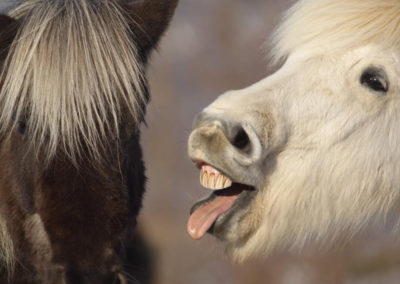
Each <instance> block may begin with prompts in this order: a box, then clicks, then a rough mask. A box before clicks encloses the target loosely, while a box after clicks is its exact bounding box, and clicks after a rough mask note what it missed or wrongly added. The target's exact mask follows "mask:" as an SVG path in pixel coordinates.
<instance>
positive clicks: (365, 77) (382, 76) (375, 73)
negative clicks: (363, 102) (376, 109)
mask: <svg viewBox="0 0 400 284" xmlns="http://www.w3.org/2000/svg"><path fill="white" fill-rule="evenodd" d="M360 83H361V85H363V86H364V87H367V88H368V89H371V90H373V91H375V92H379V93H387V91H388V90H389V81H388V79H387V76H386V73H385V71H383V70H382V69H379V68H375V67H370V68H368V69H366V70H365V71H364V72H363V74H362V75H361V78H360Z"/></svg>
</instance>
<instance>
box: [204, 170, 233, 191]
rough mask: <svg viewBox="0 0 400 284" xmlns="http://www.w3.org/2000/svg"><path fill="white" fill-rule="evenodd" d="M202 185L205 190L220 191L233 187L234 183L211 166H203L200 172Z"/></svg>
mask: <svg viewBox="0 0 400 284" xmlns="http://www.w3.org/2000/svg"><path fill="white" fill-rule="evenodd" d="M200 184H201V185H202V186H204V187H205V188H208V189H212V190H220V189H224V188H228V187H230V186H231V185H232V181H231V180H230V179H229V178H227V177H226V176H224V175H223V174H221V173H220V172H219V171H218V170H216V169H214V168H213V167H210V166H202V167H201V171H200Z"/></svg>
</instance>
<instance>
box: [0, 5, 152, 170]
mask: <svg viewBox="0 0 400 284" xmlns="http://www.w3.org/2000/svg"><path fill="white" fill-rule="evenodd" d="M10 16H11V17H13V18H15V19H17V20H19V21H20V29H19V31H18V34H17V37H16V40H14V42H13V43H12V46H11V48H10V52H9V54H8V57H7V59H6V62H5V64H4V68H3V71H2V73H1V80H2V83H3V87H2V90H1V92H0V114H1V115H0V127H1V129H0V131H1V132H3V134H4V133H5V132H6V131H9V129H10V127H11V128H15V127H17V126H18V121H19V120H20V119H26V132H27V133H28V137H29V139H30V141H31V143H30V144H31V146H32V147H33V149H34V150H35V151H36V152H38V150H39V149H40V150H41V151H42V152H41V153H46V155H47V157H46V160H47V161H50V160H51V159H52V158H54V157H55V155H56V153H57V151H58V150H59V149H60V148H62V150H63V151H64V152H65V154H66V155H67V156H69V157H70V158H71V160H72V161H73V162H76V161H77V159H78V158H80V157H81V156H83V155H88V156H89V157H90V158H91V159H93V160H94V161H96V160H100V159H101V158H100V156H101V154H100V152H101V150H102V149H103V148H104V147H107V143H109V142H107V141H113V140H116V139H118V137H119V133H118V131H119V130H118V128H119V125H120V122H121V121H123V120H124V119H126V118H127V117H126V113H129V115H131V116H132V118H133V120H134V121H135V122H138V120H140V117H141V115H142V114H141V105H143V103H144V101H145V98H144V91H143V86H142V85H143V84H142V83H143V71H142V67H141V66H140V64H139V63H138V62H139V61H138V59H137V57H138V52H137V50H136V47H135V45H134V43H133V42H132V34H131V31H130V29H129V23H127V19H130V18H129V16H128V15H126V13H124V11H122V9H121V8H120V6H119V5H118V3H116V0H108V1H90V2H89V1H81V0H69V1H54V0H28V1H25V2H24V3H23V4H21V5H20V6H18V7H17V8H16V9H14V10H12V11H11V12H10ZM122 114H124V115H125V117H123V116H122ZM82 149H85V150H82ZM83 152H84V153H83Z"/></svg>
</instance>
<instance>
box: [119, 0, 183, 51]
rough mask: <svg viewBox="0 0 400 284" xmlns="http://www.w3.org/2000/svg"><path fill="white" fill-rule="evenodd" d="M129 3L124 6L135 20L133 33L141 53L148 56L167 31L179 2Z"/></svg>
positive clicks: (150, 0) (174, 0)
mask: <svg viewBox="0 0 400 284" xmlns="http://www.w3.org/2000/svg"><path fill="white" fill-rule="evenodd" d="M122 2H124V1H122ZM127 2H128V3H124V4H123V6H124V8H125V9H126V10H127V12H128V13H129V15H130V16H131V17H132V19H133V20H134V23H133V24H132V26H131V28H132V31H133V33H134V34H135V37H136V41H137V44H138V46H139V48H140V50H141V52H143V55H145V56H147V55H148V53H149V52H150V51H151V50H152V49H153V48H154V47H156V45H157V43H158V41H159V40H160V38H161V36H162V35H163V33H164V32H165V30H166V29H167V27H168V25H169V22H170V21H171V19H172V16H173V14H174V12H175V8H176V6H177V4H178V0H136V1H132V0H131V1H127Z"/></svg>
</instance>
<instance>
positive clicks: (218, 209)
mask: <svg viewBox="0 0 400 284" xmlns="http://www.w3.org/2000/svg"><path fill="white" fill-rule="evenodd" d="M202 165H203V166H204V165H205V164H204V163H202ZM202 165H200V166H199V165H198V167H199V168H201V167H202ZM207 167H208V169H212V170H213V173H214V174H215V173H217V174H215V175H214V176H213V178H215V180H214V183H213V184H210V183H208V184H207V181H205V182H204V181H203V180H202V178H203V177H204V175H203V170H202V172H201V174H200V180H201V184H202V185H203V186H204V187H206V188H208V189H211V190H213V192H212V193H211V194H210V195H209V196H208V197H206V198H204V199H202V200H200V201H198V202H197V203H196V204H194V205H193V207H192V209H191V211H190V217H189V220H188V224H187V230H188V233H189V235H190V236H191V237H192V238H193V239H201V238H202V237H204V235H205V234H206V233H209V234H211V235H213V236H215V237H217V238H218V239H220V240H221V241H223V242H228V243H229V242H232V241H233V242H236V241H238V240H232V239H231V237H230V236H231V235H232V233H234V234H235V235H236V236H235V239H236V238H239V239H240V238H241V236H240V235H242V234H243V235H247V232H236V231H237V226H238V225H239V222H240V220H242V219H243V218H244V216H245V215H246V214H248V213H249V207H250V204H251V202H252V200H253V199H254V197H255V196H256V194H257V192H258V190H257V189H256V188H255V187H254V186H251V185H246V184H243V183H240V181H239V180H236V179H234V178H227V177H226V176H225V175H224V174H221V171H219V170H216V169H214V168H212V167H211V166H208V165H207ZM218 175H221V176H223V178H224V179H225V178H226V179H227V181H225V185H226V187H224V186H223V182H219V183H218V182H217V181H216V180H217V176H218ZM219 179H220V180H222V177H221V178H219ZM218 184H219V186H218ZM216 185H217V186H216ZM215 188H218V189H215Z"/></svg>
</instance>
